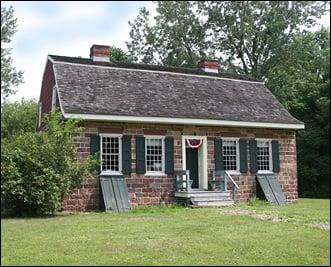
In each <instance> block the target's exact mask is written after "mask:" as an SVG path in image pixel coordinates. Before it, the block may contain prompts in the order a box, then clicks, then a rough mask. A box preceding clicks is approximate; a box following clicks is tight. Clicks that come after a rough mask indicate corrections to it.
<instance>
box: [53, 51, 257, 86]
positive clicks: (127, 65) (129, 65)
mask: <svg viewBox="0 0 331 267" xmlns="http://www.w3.org/2000/svg"><path fill="white" fill-rule="evenodd" d="M48 56H49V57H51V58H52V59H53V60H55V61H60V62H65V63H74V64H83V65H92V66H102V67H118V68H127V69H136V70H151V71H153V70H154V71H163V72H169V73H178V74H192V75H199V76H202V77H214V78H225V79H234V80H241V81H250V82H261V83H263V81H262V80H258V79H256V78H254V77H251V76H248V75H243V74H237V73H227V72H220V73H206V72H204V71H202V70H199V69H198V68H196V69H194V68H187V67H174V66H162V65H155V64H143V63H125V62H118V61H116V62H114V61H111V62H94V61H92V60H91V59H89V58H82V57H69V56H58V55H48Z"/></svg>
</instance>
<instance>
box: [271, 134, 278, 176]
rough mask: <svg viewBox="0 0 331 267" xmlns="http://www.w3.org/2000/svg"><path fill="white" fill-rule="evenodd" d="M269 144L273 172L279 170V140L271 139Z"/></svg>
mask: <svg viewBox="0 0 331 267" xmlns="http://www.w3.org/2000/svg"><path fill="white" fill-rule="evenodd" d="M271 146H272V170H273V171H274V172H279V170H280V163H279V142H278V141H277V140H272V141H271Z"/></svg>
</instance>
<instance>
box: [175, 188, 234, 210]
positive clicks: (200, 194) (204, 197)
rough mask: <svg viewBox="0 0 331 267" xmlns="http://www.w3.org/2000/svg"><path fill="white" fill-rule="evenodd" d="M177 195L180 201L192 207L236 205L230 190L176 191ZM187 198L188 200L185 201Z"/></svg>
mask: <svg viewBox="0 0 331 267" xmlns="http://www.w3.org/2000/svg"><path fill="white" fill-rule="evenodd" d="M175 197H176V198H177V200H178V201H180V202H184V203H186V204H187V205H189V206H191V207H201V208H202V207H222V206H230V205H234V201H233V199H232V198H231V196H230V192H215V191H193V192H190V193H187V192H179V193H178V192H176V193H175ZM185 199H186V201H185Z"/></svg>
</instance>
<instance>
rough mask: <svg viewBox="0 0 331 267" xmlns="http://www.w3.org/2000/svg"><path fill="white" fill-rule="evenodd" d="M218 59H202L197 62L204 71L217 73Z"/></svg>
mask: <svg viewBox="0 0 331 267" xmlns="http://www.w3.org/2000/svg"><path fill="white" fill-rule="evenodd" d="M218 66H219V63H218V60H213V59H202V60H200V61H199V63H198V68H199V69H200V70H203V71H204V72H212V73H218Z"/></svg>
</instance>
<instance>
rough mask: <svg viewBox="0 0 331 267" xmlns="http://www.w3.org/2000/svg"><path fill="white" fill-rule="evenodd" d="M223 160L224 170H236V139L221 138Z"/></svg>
mask: <svg viewBox="0 0 331 267" xmlns="http://www.w3.org/2000/svg"><path fill="white" fill-rule="evenodd" d="M222 147H223V162H224V169H225V170H226V171H236V170H237V160H238V159H237V141H235V140H233V141H232V140H223V142H222Z"/></svg>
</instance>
